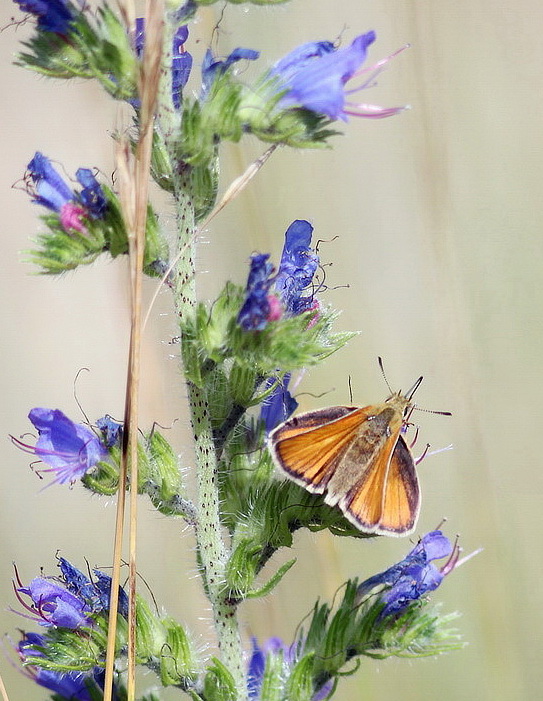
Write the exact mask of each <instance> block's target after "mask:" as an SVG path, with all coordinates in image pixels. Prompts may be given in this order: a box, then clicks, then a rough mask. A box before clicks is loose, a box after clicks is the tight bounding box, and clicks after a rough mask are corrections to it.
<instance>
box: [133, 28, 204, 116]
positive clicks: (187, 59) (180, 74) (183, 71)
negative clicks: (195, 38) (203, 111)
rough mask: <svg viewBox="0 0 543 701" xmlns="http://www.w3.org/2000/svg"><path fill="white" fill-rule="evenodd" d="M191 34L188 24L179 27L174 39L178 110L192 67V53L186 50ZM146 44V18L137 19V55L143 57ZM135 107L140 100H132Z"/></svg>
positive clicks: (135, 47)
mask: <svg viewBox="0 0 543 701" xmlns="http://www.w3.org/2000/svg"><path fill="white" fill-rule="evenodd" d="M188 36H189V29H188V27H187V26H186V25H183V26H182V27H179V29H177V31H176V32H175V34H174V36H173V40H172V102H173V105H174V107H175V109H176V110H178V109H179V108H180V107H181V95H182V92H183V88H184V87H185V85H186V84H187V81H188V79H189V76H190V72H191V69H192V55H191V54H189V52H188V51H185V46H184V45H185V42H186V41H187V39H188ZM144 46H145V19H144V18H143V17H138V18H137V19H136V32H135V37H134V49H135V50H136V55H137V56H138V58H141V57H142V55H143V49H144ZM131 104H133V106H134V107H139V100H133V101H132V102H131Z"/></svg>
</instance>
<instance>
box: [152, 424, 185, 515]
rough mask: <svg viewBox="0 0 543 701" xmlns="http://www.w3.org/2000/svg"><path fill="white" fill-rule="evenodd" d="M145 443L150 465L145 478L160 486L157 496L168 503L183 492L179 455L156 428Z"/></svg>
mask: <svg viewBox="0 0 543 701" xmlns="http://www.w3.org/2000/svg"><path fill="white" fill-rule="evenodd" d="M144 443H145V452H146V454H147V458H148V464H149V470H148V473H147V475H145V478H146V479H148V480H149V481H150V482H152V483H153V484H156V485H157V486H159V489H160V491H159V493H158V495H157V496H158V497H159V498H160V499H161V500H163V501H165V502H168V501H170V500H171V499H172V497H174V496H175V495H178V494H180V493H181V492H182V491H183V485H182V479H181V473H180V469H179V460H178V458H177V455H176V454H175V451H174V450H173V448H172V446H171V445H170V444H169V443H168V441H167V440H166V439H165V438H164V436H163V435H162V434H161V433H160V432H159V431H158V430H156V428H155V429H153V430H152V431H151V432H150V433H149V434H148V435H147V436H146V437H145V439H144Z"/></svg>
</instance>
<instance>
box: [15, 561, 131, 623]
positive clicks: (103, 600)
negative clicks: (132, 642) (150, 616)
mask: <svg viewBox="0 0 543 701" xmlns="http://www.w3.org/2000/svg"><path fill="white" fill-rule="evenodd" d="M58 564H59V567H60V571H61V573H62V576H61V578H60V580H58V579H57V578H54V577H36V578H34V579H33V580H32V581H31V582H30V584H28V586H23V585H22V584H21V581H20V580H19V576H18V574H17V570H16V574H17V582H14V589H15V595H16V596H17V599H18V601H19V603H20V604H21V605H22V606H23V608H24V610H25V612H24V613H23V612H20V615H22V616H24V617H25V618H28V619H30V620H33V621H36V622H37V623H39V624H40V625H41V626H59V627H61V628H71V629H76V628H79V627H80V626H89V625H92V618H91V614H95V613H102V612H107V611H109V600H110V593H111V577H110V576H109V575H107V574H104V573H103V572H100V570H94V574H95V576H96V579H95V580H94V581H91V580H90V579H89V577H87V576H86V575H84V574H83V572H81V571H80V570H78V569H77V567H74V566H73V565H72V564H71V563H70V562H68V560H66V559H65V558H63V557H61V558H59V562H58ZM25 597H26V598H28V599H29V601H27V600H26V599H25ZM17 613H19V612H17ZM119 613H120V614H121V615H122V616H124V617H125V618H126V617H127V616H128V597H127V594H126V592H125V591H124V589H123V588H122V587H119Z"/></svg>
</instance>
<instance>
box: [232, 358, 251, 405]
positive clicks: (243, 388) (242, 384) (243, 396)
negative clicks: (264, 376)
mask: <svg viewBox="0 0 543 701" xmlns="http://www.w3.org/2000/svg"><path fill="white" fill-rule="evenodd" d="M257 378H258V374H257V371H256V369H255V368H254V367H250V366H247V365H246V364H245V363H240V362H239V361H236V360H235V361H234V364H233V365H232V369H231V370H230V373H229V376H228V391H229V393H230V396H231V397H232V400H233V401H234V402H235V403H236V404H241V405H242V406H246V407H247V406H250V405H251V404H252V400H253V396H254V393H255V387H256V386H257Z"/></svg>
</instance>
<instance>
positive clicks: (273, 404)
mask: <svg viewBox="0 0 543 701" xmlns="http://www.w3.org/2000/svg"><path fill="white" fill-rule="evenodd" d="M276 382H277V378H275V377H269V378H268V379H267V380H266V384H265V389H270V387H272V386H273V385H274V384H276ZM289 382H290V373H289V372H287V373H285V375H284V376H283V380H282V382H280V383H279V384H278V385H277V386H276V387H275V389H274V390H273V391H272V393H271V394H270V396H269V397H267V398H266V399H265V400H264V403H263V404H262V408H261V409H260V420H261V421H263V422H264V427H265V430H266V434H268V433H270V432H271V431H273V429H274V428H275V427H276V426H279V424H280V423H283V421H286V420H287V419H288V417H289V416H290V415H291V414H292V413H294V412H295V411H296V409H297V408H298V402H297V401H296V400H295V399H294V397H293V396H292V395H291V394H290V392H289V391H288V384H289Z"/></svg>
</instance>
